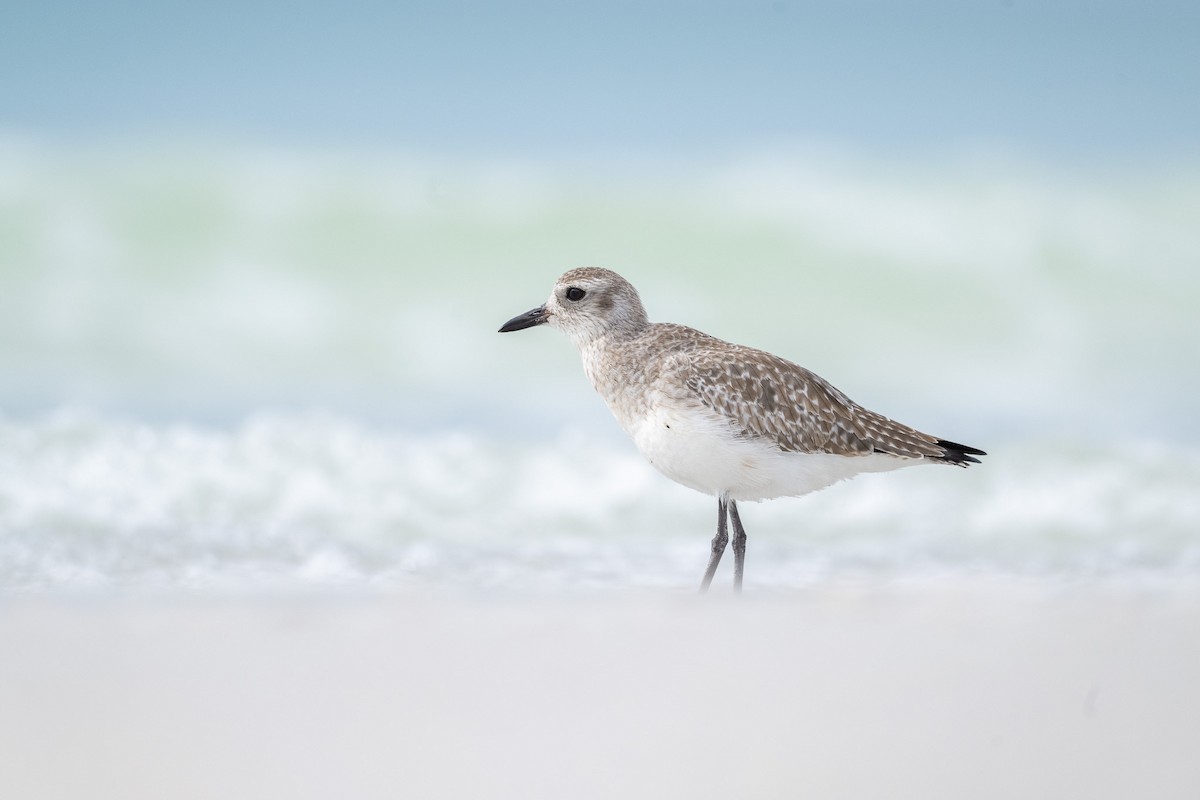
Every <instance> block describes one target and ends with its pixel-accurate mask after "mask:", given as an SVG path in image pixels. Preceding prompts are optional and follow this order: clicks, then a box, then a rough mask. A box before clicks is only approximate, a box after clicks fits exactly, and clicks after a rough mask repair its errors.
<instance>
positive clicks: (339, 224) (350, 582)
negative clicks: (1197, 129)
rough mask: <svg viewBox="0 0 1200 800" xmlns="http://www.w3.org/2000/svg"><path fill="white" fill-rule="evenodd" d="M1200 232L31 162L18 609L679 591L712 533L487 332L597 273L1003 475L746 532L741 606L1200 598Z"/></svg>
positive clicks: (611, 172) (777, 166)
mask: <svg viewBox="0 0 1200 800" xmlns="http://www.w3.org/2000/svg"><path fill="white" fill-rule="evenodd" d="M1198 209H1200V170H1197V169H1196V168H1195V167H1194V166H1193V165H1190V164H1183V165H1179V164H1174V165H1171V168H1170V169H1167V168H1161V169H1159V168H1153V169H1152V168H1141V169H1133V168H1117V167H1113V168H1108V169H1103V168H1097V167H1091V168H1087V169H1085V168H1082V167H1074V168H1066V167H1055V166H1053V165H1047V164H1044V163H1038V162H1036V161H1032V160H1022V159H1020V158H1016V157H1013V156H1011V155H1004V154H997V153H982V152H979V153H966V154H957V155H953V156H946V157H945V158H942V159H938V160H935V159H929V160H927V161H926V162H922V163H917V162H914V161H912V160H908V161H888V160H886V159H881V158H874V157H870V156H866V155H863V154H856V153H852V152H844V151H837V150H831V149H822V148H811V149H793V150H787V151H764V152H753V153H747V154H746V155H745V156H744V157H741V158H729V159H724V160H721V161H717V162H713V163H707V162H697V161H695V160H692V161H685V160H682V159H681V160H678V161H666V162H663V161H655V162H651V161H649V160H646V161H644V162H639V161H622V162H619V163H618V162H614V163H587V162H584V161H582V160H576V161H566V160H553V159H549V158H547V159H544V160H538V159H535V158H530V159H526V160H499V159H493V160H486V159H480V160H474V161H472V160H468V159H462V158H458V159H439V158H430V157H423V156H420V155H419V154H398V153H389V152H378V153H370V152H363V151H358V152H353V153H342V152H325V151H314V150H309V151H282V150H252V149H237V148H225V149H221V148H212V147H209V148H195V149H188V148H184V147H180V146H172V147H160V148H147V149H141V150H138V149H135V148H112V147H109V148H99V147H94V148H68V147H65V146H62V145H55V144H48V143H45V142H37V141H30V140H21V139H16V138H10V139H7V140H4V141H3V142H0V374H2V375H3V383H2V384H0V589H2V590H4V591H8V592H38V591H61V590H76V589H82V590H90V589H97V588H99V589H124V588H135V589H138V588H148V589H168V588H187V589H200V590H207V589H219V590H258V589H283V590H290V589H307V588H314V587H338V588H352V589H364V588H365V589H380V590H386V591H406V590H410V589H412V590H426V589H436V590H451V591H459V590H465V591H472V590H476V589H481V588H482V589H488V590H490V589H499V590H505V591H507V590H515V591H534V592H538V591H554V592H557V591H574V590H606V589H621V588H631V587H632V588H644V589H654V590H661V589H670V590H675V589H687V590H692V589H693V588H694V585H695V584H696V582H697V580H698V578H699V574H700V572H701V571H702V569H703V566H704V562H705V559H706V556H707V542H708V539H709V538H710V537H711V533H712V528H713V522H714V520H713V517H714V516H715V514H714V509H713V506H714V505H715V504H714V503H712V501H711V499H710V498H704V497H702V496H701V495H698V494H695V493H693V492H690V491H688V490H686V489H683V488H681V487H678V486H675V485H674V484H672V483H670V482H669V481H668V480H666V479H665V478H662V477H661V476H659V475H657V474H656V473H655V472H654V471H653V470H652V469H651V468H650V467H649V466H647V465H646V464H645V463H644V462H643V461H642V460H641V459H640V457H639V456H638V454H637V453H636V451H635V450H634V449H633V447H632V445H631V444H629V443H628V442H627V441H625V440H624V438H623V436H622V435H621V434H620V432H619V431H618V430H617V428H616V425H615V423H614V422H613V421H612V420H611V418H610V417H609V415H608V412H607V411H606V410H605V409H604V407H603V405H602V403H601V402H600V401H599V399H598V398H596V397H595V396H594V395H593V394H592V392H591V390H590V388H589V387H588V386H587V384H586V380H585V379H584V377H583V376H582V374H581V370H580V368H579V364H578V358H577V355H576V354H575V353H574V351H573V349H572V348H571V347H570V345H569V344H568V343H567V342H566V341H565V340H563V339H562V338H561V337H559V336H557V335H556V334H555V333H554V332H553V331H549V330H536V331H529V332H525V333H522V334H514V335H508V336H499V335H497V334H496V328H497V327H498V326H499V325H500V323H502V322H503V321H504V320H506V319H508V318H509V317H511V316H513V315H515V314H517V313H520V312H522V311H525V310H527V309H529V308H531V307H533V306H535V305H538V304H539V303H541V302H542V301H543V300H544V298H545V295H546V294H547V292H548V290H549V287H550V285H551V283H552V282H553V280H554V278H555V277H556V276H557V275H558V274H559V273H560V272H561V271H563V270H564V269H566V268H569V267H572V266H578V265H582V264H597V265H603V266H608V267H611V268H614V269H617V270H618V271H620V272H622V273H623V274H625V275H626V276H627V277H629V278H630V279H631V280H632V281H633V282H634V283H635V284H636V285H637V286H638V287H639V288H640V290H641V292H642V295H643V300H644V301H645V303H646V305H647V307H648V309H649V311H650V314H651V316H652V318H654V319H659V320H668V319H669V320H674V321H680V322H685V323H688V324H692V325H694V326H696V327H698V328H701V329H704V330H706V331H709V332H711V333H714V334H717V335H720V336H722V337H724V338H728V339H732V340H735V341H739V342H743V343H746V344H751V345H755V346H759V347H763V348H766V349H770V350H773V351H775V352H778V353H780V354H782V355H785V356H787V357H790V358H792V359H794V360H796V361H798V362H800V363H803V364H805V365H806V366H809V367H810V368H813V369H815V370H816V371H817V372H819V373H821V374H823V375H824V376H825V377H827V378H828V379H830V380H831V381H833V382H834V383H835V384H836V385H838V386H839V387H841V388H842V389H844V390H845V391H847V392H848V393H849V394H850V395H851V396H853V397H855V399H857V400H859V401H860V402H863V403H864V404H866V405H868V406H871V407H873V408H876V409H877V410H879V411H881V412H883V413H886V414H889V415H891V416H894V417H896V418H898V419H901V420H903V421H905V422H908V423H910V424H913V425H915V426H917V427H920V428H923V429H926V430H929V431H930V432H933V433H936V434H937V435H939V436H944V437H946V438H950V439H954V440H956V441H963V442H966V443H969V444H972V445H975V446H979V447H982V448H983V449H985V450H988V451H989V453H990V455H989V456H988V458H986V459H985V463H984V464H983V465H980V466H975V467H973V468H971V469H969V470H965V471H964V470H956V469H950V468H944V467H920V468H914V469H911V470H905V471H903V472H900V473H894V474H889V475H881V476H866V477H862V478H858V479H856V480H854V481H852V482H849V483H846V484H843V485H839V486H837V487H834V488H832V489H829V490H827V491H825V492H822V493H819V494H816V495H812V496H809V497H806V498H801V499H790V500H778V501H773V502H769V503H764V504H761V505H748V506H747V507H746V509H745V510H744V512H743V517H744V520H745V522H746V525H747V528H748V531H749V534H750V537H751V548H750V554H749V558H748V568H747V569H748V572H747V585H748V586H749V587H759V588H778V589H789V588H803V587H807V586H813V585H817V584H821V583H824V582H829V581H839V580H846V579H850V580H863V581H867V582H906V581H918V582H919V581H924V580H937V579H941V578H953V579H962V578H968V579H975V578H977V577H980V576H1008V577H1017V578H1021V579H1026V578H1027V579H1030V580H1040V579H1047V578H1048V579H1052V580H1061V581H1077V580H1105V581H1107V580H1117V581H1127V580H1128V581H1145V582H1159V583H1161V582H1166V583H1177V582H1184V583H1187V582H1194V581H1195V579H1196V578H1197V577H1200V491H1197V487H1200V456H1198V455H1197V449H1196V445H1197V442H1198V440H1200V423H1197V418H1196V415H1195V413H1194V411H1195V398H1196V397H1197V396H1198V393H1200V369H1198V367H1197V365H1200V332H1198V331H1200V326H1197V324H1196V322H1195V301H1196V299H1197V298H1198V297H1200V269H1197V267H1198V266H1200V228H1198V227H1197V226H1196V224H1195V220H1196V218H1197V210H1198ZM722 577H724V578H725V579H726V580H727V575H725V573H722V576H719V577H718V582H720V581H721V580H722Z"/></svg>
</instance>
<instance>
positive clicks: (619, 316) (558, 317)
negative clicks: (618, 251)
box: [500, 267, 649, 348]
mask: <svg viewBox="0 0 1200 800" xmlns="http://www.w3.org/2000/svg"><path fill="white" fill-rule="evenodd" d="M648 324H649V322H648V321H647V319H646V310H645V309H644V308H643V307H642V301H641V299H640V298H639V297H638V293H637V290H636V289H634V288H633V285H632V284H631V283H630V282H629V281H627V280H625V279H624V278H622V277H621V276H620V275H618V274H617V273H615V272H613V271H612V270H607V269H600V268H598V267H582V268H580V269H573V270H570V271H569V272H565V273H563V275H562V277H560V278H559V279H558V281H556V282H555V284H554V291H552V292H551V293H550V299H549V300H547V301H546V302H545V303H544V304H543V305H540V306H538V307H537V308H535V309H533V310H532V311H527V312H526V313H524V314H521V315H520V316H516V317H513V318H512V319H510V320H509V321H508V322H506V323H504V325H502V326H501V327H500V332H501V333H508V332H510V331H519V330H524V329H525V328H532V327H534V326H535V325H549V326H550V327H552V328H558V329H559V330H561V331H562V332H563V333H565V334H566V335H567V337H568V338H570V339H571V341H573V342H575V344H576V345H577V346H578V347H581V348H582V347H584V346H585V345H587V344H588V343H590V342H592V341H594V340H596V339H598V338H600V337H601V336H606V335H618V336H631V335H634V334H636V333H638V332H639V331H641V330H642V329H643V328H645V327H646V326H647V325H648Z"/></svg>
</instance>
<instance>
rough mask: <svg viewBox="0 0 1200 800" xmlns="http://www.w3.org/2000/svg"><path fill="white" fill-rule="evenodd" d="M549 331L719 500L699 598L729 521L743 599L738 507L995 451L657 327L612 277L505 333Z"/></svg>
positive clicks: (744, 351) (664, 468)
mask: <svg viewBox="0 0 1200 800" xmlns="http://www.w3.org/2000/svg"><path fill="white" fill-rule="evenodd" d="M541 325H548V326H550V327H552V328H557V329H558V330H559V331H561V332H562V333H564V334H565V335H566V336H567V338H568V339H570V340H571V341H572V342H573V343H574V344H575V346H576V347H577V348H579V352H580V355H581V356H582V359H583V369H584V373H585V374H586V375H587V377H588V380H589V381H591V384H592V386H593V387H594V388H595V390H596V391H597V392H598V393H599V394H600V396H601V397H602V398H604V401H605V403H606V404H607V405H608V408H609V410H611V411H612V413H613V416H614V417H616V419H617V422H618V423H619V424H620V425H621V427H622V428H623V429H624V431H625V433H627V434H628V435H629V437H630V438H631V439H632V440H633V442H634V444H635V445H636V446H637V448H638V450H640V451H641V453H642V455H643V456H645V458H646V459H647V460H648V461H649V462H650V463H651V464H652V465H653V466H654V467H655V468H656V469H657V470H658V471H659V472H661V473H662V474H663V475H665V476H666V477H668V478H670V479H671V480H673V481H675V482H677V483H680V484H682V485H684V486H687V487H689V488H691V489H695V490H696V491H699V492H702V493H704V494H707V495H713V496H715V497H716V498H717V532H716V535H715V536H714V537H713V539H712V544H711V549H710V551H709V558H708V565H707V567H706V568H705V571H704V575H703V577H702V578H701V582H700V591H701V592H706V591H708V588H709V585H710V584H711V583H712V580H713V576H714V575H715V574H716V571H717V566H718V565H719V564H720V561H721V557H722V555H723V554H724V553H725V550H726V547H727V546H728V544H729V532H728V531H729V526H730V524H732V527H733V558H734V571H733V590H734V591H735V592H741V590H742V583H743V577H744V572H745V559H746V531H745V528H744V527H743V525H742V520H741V516H740V514H739V513H738V506H737V504H738V502H751V501H761V500H769V499H773V498H777V497H797V496H800V495H805V494H808V493H810V492H815V491H818V490H820V489H824V488H826V487H827V486H830V485H832V484H834V483H837V482H838V481H841V480H845V479H847V478H852V477H854V476H855V475H858V474H861V473H867V472H886V471H890V470H894V469H899V468H902V467H908V466H913V465H916V464H951V465H954V466H959V467H966V466H969V465H970V464H979V463H982V462H980V460H979V459H978V458H976V456H984V455H987V453H985V452H984V451H983V450H979V449H978V448H975V447H970V446H967V445H963V444H958V443H956V442H952V441H949V440H947V439H939V438H938V437H936V436H931V435H930V434H927V433H922V432H921V431H918V430H917V429H915V428H910V427H909V426H907V425H903V424H901V423H899V422H895V421H893V420H891V419H889V418H887V417H885V416H883V415H882V414H878V413H876V412H874V411H870V410H868V409H867V408H864V407H863V406H861V405H859V404H858V403H856V402H854V401H853V400H851V399H850V398H849V397H848V396H846V395H845V394H844V393H843V392H841V391H840V390H839V389H837V388H835V387H834V386H833V385H832V384H830V383H829V382H828V381H826V380H825V379H824V378H821V377H820V376H819V375H817V374H816V373H814V372H812V371H810V370H808V369H805V368H804V367H802V366H800V365H798V364H795V363H793V362H791V361H788V360H787V359H784V358H781V357H780V356H777V355H773V354H772V353H768V352H766V351H763V350H758V349H755V348H753V347H746V346H743V345H738V344H732V343H730V342H726V341H723V340H721V339H718V338H716V337H714V336H710V335H708V334H706V333H702V332H700V331H698V330H695V329H694V328H689V327H687V326H684V325H677V324H674V323H664V322H658V323H652V322H650V320H649V318H648V317H647V315H646V310H645V308H644V306H643V305H642V301H641V297H640V296H639V295H638V292H637V290H636V289H634V287H633V285H632V284H631V283H630V282H629V281H627V280H626V279H625V278H623V277H621V276H620V275H618V274H617V273H616V272H613V271H612V270H608V269H602V268H599V267H581V268H577V269H572V270H569V271H567V272H565V273H563V275H562V276H561V277H559V279H558V280H557V281H556V282H555V284H554V288H553V290H552V291H551V293H550V297H549V299H548V300H547V301H546V302H545V303H543V304H542V305H540V306H538V307H537V308H534V309H532V310H531V311H527V312H526V313H524V314H520V315H518V316H516V317H513V318H512V319H510V320H509V321H507V322H505V323H504V324H503V325H502V326H501V327H500V330H499V332H500V333H510V332H513V331H520V330H525V329H528V328H534V327H537V326H541Z"/></svg>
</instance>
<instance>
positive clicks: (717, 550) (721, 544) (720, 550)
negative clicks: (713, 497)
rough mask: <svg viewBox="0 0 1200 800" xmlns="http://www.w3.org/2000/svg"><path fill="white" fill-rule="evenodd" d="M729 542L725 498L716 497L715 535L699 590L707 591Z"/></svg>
mask: <svg viewBox="0 0 1200 800" xmlns="http://www.w3.org/2000/svg"><path fill="white" fill-rule="evenodd" d="M727 544H729V530H728V527H727V523H726V521H725V498H724V497H718V498H717V535H716V536H714V537H713V540H712V553H710V554H709V556H708V569H706V570H704V579H703V580H701V581H700V591H701V592H707V591H708V585H709V584H710V583H712V579H713V575H715V574H716V572H717V564H720V563H721V556H722V555H723V554H724V553H725V545H727Z"/></svg>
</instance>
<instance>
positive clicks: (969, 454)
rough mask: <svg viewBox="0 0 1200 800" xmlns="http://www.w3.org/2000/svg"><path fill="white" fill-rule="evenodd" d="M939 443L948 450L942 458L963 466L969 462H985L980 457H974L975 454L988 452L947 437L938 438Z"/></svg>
mask: <svg viewBox="0 0 1200 800" xmlns="http://www.w3.org/2000/svg"><path fill="white" fill-rule="evenodd" d="M937 443H938V447H941V448H942V449H943V450H945V451H946V452H945V454H944V455H943V456H942V460H944V461H948V462H950V463H951V464H961V465H963V466H966V465H967V464H982V463H983V462H982V461H980V460H979V459H978V458H974V456H986V455H987V453H985V452H984V451H982V450H980V449H979V448H977V447H970V446H968V445H965V444H959V443H958V442H951V441H947V440H946V439H938V440H937Z"/></svg>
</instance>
